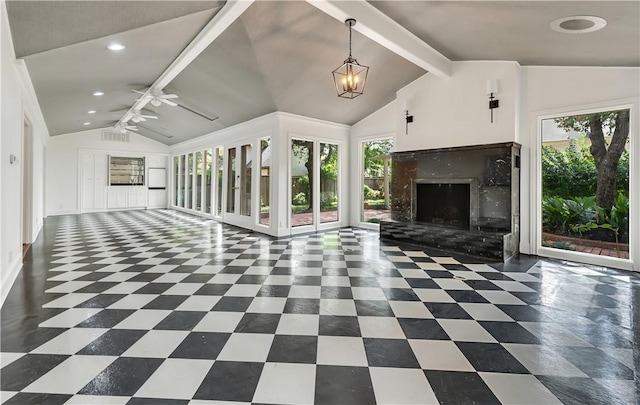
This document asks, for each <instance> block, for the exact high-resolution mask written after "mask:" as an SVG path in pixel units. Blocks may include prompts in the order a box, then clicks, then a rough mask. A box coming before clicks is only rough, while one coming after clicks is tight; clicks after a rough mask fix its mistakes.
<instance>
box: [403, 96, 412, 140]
mask: <svg viewBox="0 0 640 405" xmlns="http://www.w3.org/2000/svg"><path fill="white" fill-rule="evenodd" d="M410 108H411V104H410V103H409V100H404V105H403V107H402V109H403V110H404V119H405V121H406V123H405V131H404V134H405V135H409V123H411V122H413V115H409V109H410Z"/></svg>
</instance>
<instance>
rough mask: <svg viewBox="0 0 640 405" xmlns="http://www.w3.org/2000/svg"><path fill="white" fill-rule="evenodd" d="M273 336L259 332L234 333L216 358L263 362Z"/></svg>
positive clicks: (265, 359)
mask: <svg viewBox="0 0 640 405" xmlns="http://www.w3.org/2000/svg"><path fill="white" fill-rule="evenodd" d="M273 337H274V335H267V334H261V333H234V334H233V335H231V337H230V338H229V340H228V341H227V344H226V345H225V346H224V348H223V349H222V351H221V352H220V354H219V355H218V360H229V361H249V362H265V361H267V356H268V355H269V350H270V349H271V343H272V342H273Z"/></svg>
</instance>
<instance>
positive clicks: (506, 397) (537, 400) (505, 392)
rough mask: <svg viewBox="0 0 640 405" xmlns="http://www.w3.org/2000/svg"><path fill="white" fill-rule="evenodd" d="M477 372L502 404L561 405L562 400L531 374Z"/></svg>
mask: <svg viewBox="0 0 640 405" xmlns="http://www.w3.org/2000/svg"><path fill="white" fill-rule="evenodd" d="M478 374H480V377H482V379H483V380H484V382H485V383H486V384H487V385H488V386H489V388H491V391H493V393H494V394H495V396H496V397H498V399H499V400H500V402H502V403H503V404H518V405H562V402H561V401H560V400H559V399H558V398H556V396H555V395H553V394H552V393H551V391H549V390H548V389H547V387H545V386H544V385H542V383H541V382H540V381H538V379H536V377H534V376H532V375H518V374H501V373H478Z"/></svg>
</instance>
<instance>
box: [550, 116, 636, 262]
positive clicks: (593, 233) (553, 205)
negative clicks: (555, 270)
mask: <svg viewBox="0 0 640 405" xmlns="http://www.w3.org/2000/svg"><path fill="white" fill-rule="evenodd" d="M629 121H630V110H629V109H628V108H623V109H612V110H601V111H593V112H588V113H581V114H566V115H559V116H551V117H544V118H542V119H541V120H540V129H541V131H540V144H539V145H538V146H539V156H538V160H539V162H540V166H539V179H540V192H539V196H540V198H539V200H538V204H539V205H538V207H539V213H540V214H539V216H538V217H539V218H538V221H539V222H538V253H539V254H540V255H545V256H551V257H558V258H564V259H569V260H576V261H583V262H587V263H594V264H604V265H607V261H609V262H612V261H629V256H630V249H629V246H630V245H629V242H630V239H631V233H632V232H631V229H630V226H629V224H630V221H629V218H630V214H632V213H630V211H631V208H632V207H634V206H635V207H637V203H636V204H635V205H634V204H630V187H629V186H630V184H631V181H632V178H633V173H631V172H630V170H629V169H630V162H631V156H630V155H631V152H632V149H631V141H630V134H629V132H630V131H629V130H630V126H629ZM635 181H636V182H637V179H636V180H635ZM632 215H637V213H636V214H632Z"/></svg>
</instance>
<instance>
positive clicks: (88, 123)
mask: <svg viewBox="0 0 640 405" xmlns="http://www.w3.org/2000/svg"><path fill="white" fill-rule="evenodd" d="M82 125H91V123H90V122H85V123H84V124H82Z"/></svg>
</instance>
